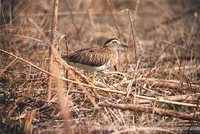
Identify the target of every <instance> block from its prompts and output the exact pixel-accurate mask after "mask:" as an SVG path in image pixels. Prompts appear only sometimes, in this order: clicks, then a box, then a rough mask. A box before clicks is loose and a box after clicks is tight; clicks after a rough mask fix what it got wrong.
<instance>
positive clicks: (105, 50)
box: [63, 38, 123, 72]
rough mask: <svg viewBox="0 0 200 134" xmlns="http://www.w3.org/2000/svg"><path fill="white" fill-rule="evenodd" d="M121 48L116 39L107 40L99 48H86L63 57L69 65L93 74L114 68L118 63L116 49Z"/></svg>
mask: <svg viewBox="0 0 200 134" xmlns="http://www.w3.org/2000/svg"><path fill="white" fill-rule="evenodd" d="M120 46H123V45H122V43H120V42H119V41H118V40H117V39H116V38H112V39H109V40H107V41H106V42H105V44H104V45H103V47H101V48H86V49H81V50H78V51H76V52H74V53H72V54H69V55H66V56H63V59H65V60H66V61H67V62H68V63H69V64H70V65H73V66H76V67H78V68H81V69H84V70H87V71H90V72H94V71H103V70H105V69H107V68H109V67H112V66H114V65H115V64H116V63H117V61H118V53H117V49H118V48H119V47H120Z"/></svg>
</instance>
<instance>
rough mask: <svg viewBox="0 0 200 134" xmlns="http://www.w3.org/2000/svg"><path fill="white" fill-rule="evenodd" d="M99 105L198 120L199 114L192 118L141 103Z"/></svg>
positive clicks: (199, 119)
mask: <svg viewBox="0 0 200 134" xmlns="http://www.w3.org/2000/svg"><path fill="white" fill-rule="evenodd" d="M99 106H101V107H110V108H117V109H122V110H131V111H135V112H145V113H153V112H154V113H155V114H157V115H163V116H170V117H176V118H180V119H184V120H195V121H200V116H196V117H195V118H193V114H187V113H184V112H177V111H175V110H167V109H161V108H153V107H144V106H142V105H133V104H114V103H109V104H108V103H100V104H99Z"/></svg>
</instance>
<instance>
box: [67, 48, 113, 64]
mask: <svg viewBox="0 0 200 134" xmlns="http://www.w3.org/2000/svg"><path fill="white" fill-rule="evenodd" d="M103 53H105V50H104V49H99V48H87V49H81V50H78V51H76V52H74V53H73V54H69V55H67V56H65V57H64V59H66V60H67V61H69V62H75V63H81V64H86V65H90V66H102V65H104V64H106V63H107V62H108V61H109V53H108V54H103Z"/></svg>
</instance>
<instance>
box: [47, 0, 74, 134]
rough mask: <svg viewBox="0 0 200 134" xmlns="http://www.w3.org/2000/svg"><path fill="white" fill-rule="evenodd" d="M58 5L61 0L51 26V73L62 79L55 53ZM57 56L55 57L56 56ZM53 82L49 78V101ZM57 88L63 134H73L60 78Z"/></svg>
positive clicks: (57, 81)
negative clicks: (63, 124) (62, 120)
mask: <svg viewBox="0 0 200 134" xmlns="http://www.w3.org/2000/svg"><path fill="white" fill-rule="evenodd" d="M58 4H59V0H54V4H53V18H52V26H51V33H52V35H51V45H50V47H49V57H50V59H49V61H50V62H49V71H50V72H51V73H52V74H54V75H55V76H58V77H62V76H61V65H60V64H58V63H57V62H55V57H57V56H58V55H56V54H57V53H54V52H53V50H55V49H54V48H55V45H56V31H57V23H58ZM54 55H55V56H54ZM52 80H53V77H49V82H48V91H47V99H48V100H50V99H51V88H52ZM55 83H56V84H55V88H56V92H57V99H58V104H59V106H60V112H61V115H62V117H63V119H64V121H65V126H64V131H63V133H67V134H72V128H71V123H70V117H71V116H70V109H69V107H68V106H69V105H65V104H66V103H68V102H69V101H66V100H65V93H64V85H65V84H64V81H62V80H60V79H59V78H55Z"/></svg>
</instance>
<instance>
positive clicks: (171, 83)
mask: <svg viewBox="0 0 200 134" xmlns="http://www.w3.org/2000/svg"><path fill="white" fill-rule="evenodd" d="M138 81H145V82H146V83H149V84H154V86H158V87H169V88H180V87H181V88H183V89H186V88H189V87H191V88H192V89H195V90H200V85H195V84H189V83H185V82H180V81H177V80H164V79H155V78H140V79H138Z"/></svg>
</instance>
